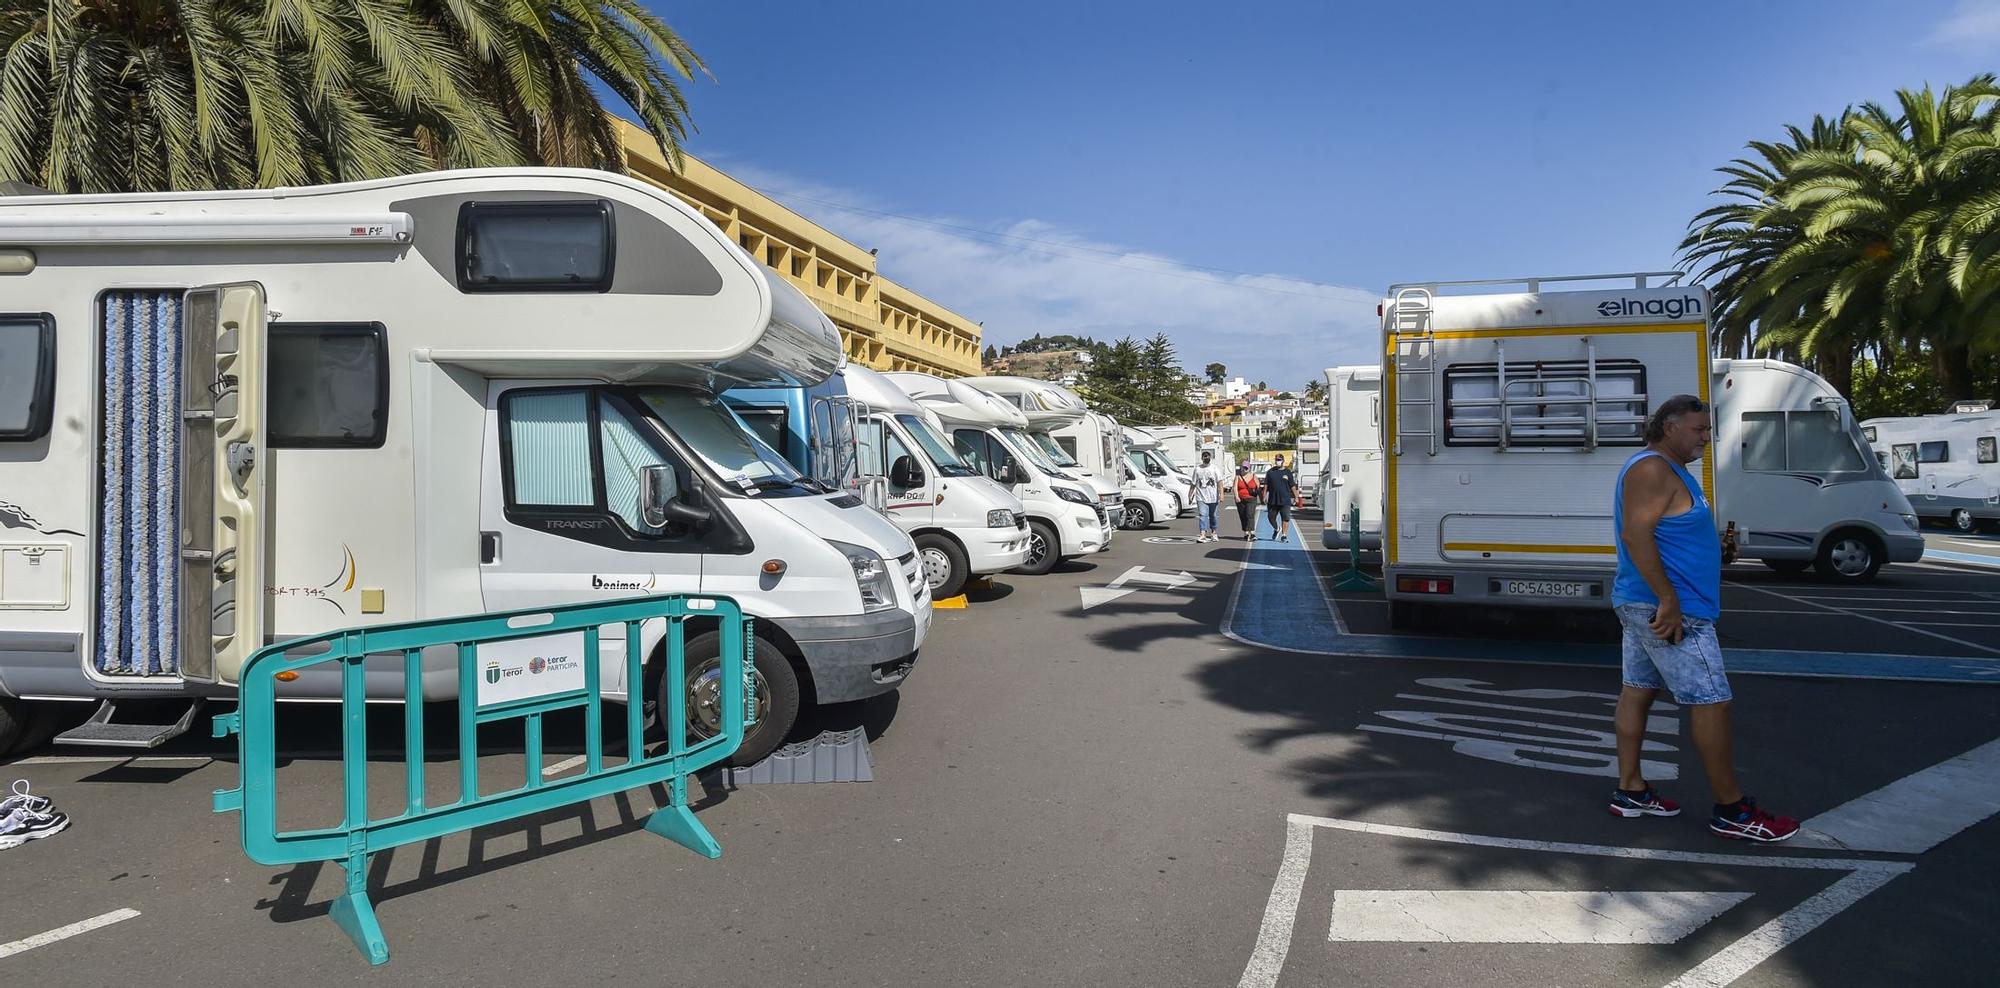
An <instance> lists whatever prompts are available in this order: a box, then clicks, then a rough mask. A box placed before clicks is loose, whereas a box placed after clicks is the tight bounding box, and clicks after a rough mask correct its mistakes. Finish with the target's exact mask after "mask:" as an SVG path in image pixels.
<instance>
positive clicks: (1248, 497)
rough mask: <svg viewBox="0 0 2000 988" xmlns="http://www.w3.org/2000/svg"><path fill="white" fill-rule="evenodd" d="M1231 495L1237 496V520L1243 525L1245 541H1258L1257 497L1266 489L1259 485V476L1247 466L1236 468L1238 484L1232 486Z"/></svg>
mask: <svg viewBox="0 0 2000 988" xmlns="http://www.w3.org/2000/svg"><path fill="white" fill-rule="evenodd" d="M1230 493H1232V494H1234V495H1236V518H1237V520H1238V521H1241V522H1242V523H1243V541H1245V542H1255V541H1257V495H1259V494H1262V493H1264V489H1263V488H1262V487H1260V486H1258V484H1257V475H1256V474H1255V473H1253V472H1252V471H1251V470H1250V468H1249V467H1247V466H1239V467H1237V468H1236V482H1235V483H1234V484H1231V485H1230Z"/></svg>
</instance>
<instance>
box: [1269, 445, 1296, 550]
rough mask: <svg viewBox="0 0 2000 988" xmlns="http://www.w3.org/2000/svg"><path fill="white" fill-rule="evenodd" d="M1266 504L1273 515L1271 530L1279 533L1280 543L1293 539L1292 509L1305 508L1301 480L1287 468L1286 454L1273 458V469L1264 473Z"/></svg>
mask: <svg viewBox="0 0 2000 988" xmlns="http://www.w3.org/2000/svg"><path fill="white" fill-rule="evenodd" d="M1264 504H1265V507H1266V510H1268V511H1269V512H1270V513H1271V528H1272V530H1273V531H1275V532H1277V533H1278V541H1280V542H1284V541H1287V540H1289V539H1290V538H1291V537H1292V509H1293V508H1294V507H1299V508H1303V507H1305V501H1304V500H1303V499H1302V498H1301V497H1300V495H1299V478H1298V475H1296V474H1294V473H1292V470H1291V468H1290V467H1287V466H1285V454H1283V453H1279V454H1278V455H1277V456H1276V457H1274V458H1273V460H1272V463H1271V469H1269V470H1266V471H1264Z"/></svg>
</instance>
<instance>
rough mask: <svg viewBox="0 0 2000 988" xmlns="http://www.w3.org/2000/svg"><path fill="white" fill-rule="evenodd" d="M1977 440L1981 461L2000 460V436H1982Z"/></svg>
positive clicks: (1993, 461) (1992, 461) (1991, 461)
mask: <svg viewBox="0 0 2000 988" xmlns="http://www.w3.org/2000/svg"><path fill="white" fill-rule="evenodd" d="M1977 442H1978V447H1977V448H1978V451H1979V453H1978V459H1979V462H1981V463H1995V462H2000V436H1980V437H1979V439H1978V440H1977Z"/></svg>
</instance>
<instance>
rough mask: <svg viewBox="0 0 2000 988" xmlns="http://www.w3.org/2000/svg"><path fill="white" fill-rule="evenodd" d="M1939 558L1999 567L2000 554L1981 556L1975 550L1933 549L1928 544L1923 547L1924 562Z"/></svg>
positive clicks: (1967, 563) (1954, 561)
mask: <svg viewBox="0 0 2000 988" xmlns="http://www.w3.org/2000/svg"><path fill="white" fill-rule="evenodd" d="M1939 559H1942V560H1944V561H1946V562H1952V563H1965V564H1966V565H1969V566H1984V567H1986V568H1988V569H2000V556H1982V555H1980V554H1978V553H1976V552H1950V551H1948V550H1945V549H1933V548H1931V547H1930V546H1925V547H1924V562H1927V563H1928V562H1933V561H1935V560H1939Z"/></svg>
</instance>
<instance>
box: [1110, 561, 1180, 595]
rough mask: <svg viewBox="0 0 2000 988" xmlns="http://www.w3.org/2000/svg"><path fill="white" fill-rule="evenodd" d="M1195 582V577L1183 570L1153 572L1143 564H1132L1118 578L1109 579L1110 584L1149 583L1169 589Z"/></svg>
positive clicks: (1115, 585) (1118, 585) (1116, 585)
mask: <svg viewBox="0 0 2000 988" xmlns="http://www.w3.org/2000/svg"><path fill="white" fill-rule="evenodd" d="M1195 582H1196V580H1195V578H1194V577H1192V576H1189V575H1187V573H1186V572H1185V571H1183V572H1179V573H1153V572H1149V571H1148V570H1147V569H1146V567H1144V566H1134V567H1132V568H1131V569H1128V570H1126V571H1125V572H1124V574H1123V575H1121V576H1119V577H1118V579H1116V580H1113V581H1111V585H1112V586H1114V587H1122V586H1124V585H1125V584H1127V583H1151V584H1153V585H1154V586H1160V587H1166V588H1167V589H1169V590H1179V589H1180V588H1182V587H1186V586H1192V585H1193V584H1194V583H1195Z"/></svg>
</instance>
